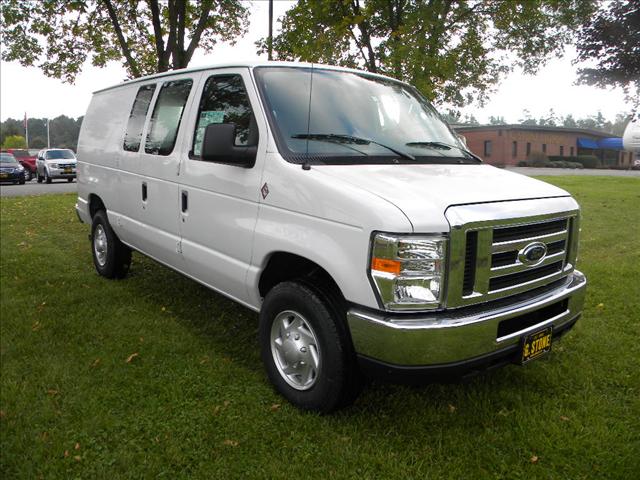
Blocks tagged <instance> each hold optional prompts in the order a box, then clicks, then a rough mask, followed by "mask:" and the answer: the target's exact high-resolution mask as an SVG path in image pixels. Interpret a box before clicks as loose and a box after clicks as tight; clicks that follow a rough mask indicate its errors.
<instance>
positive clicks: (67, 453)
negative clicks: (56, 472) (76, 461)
mask: <svg viewBox="0 0 640 480" xmlns="http://www.w3.org/2000/svg"><path fill="white" fill-rule="evenodd" d="M68 456H69V450H65V451H64V458H67V457H68Z"/></svg>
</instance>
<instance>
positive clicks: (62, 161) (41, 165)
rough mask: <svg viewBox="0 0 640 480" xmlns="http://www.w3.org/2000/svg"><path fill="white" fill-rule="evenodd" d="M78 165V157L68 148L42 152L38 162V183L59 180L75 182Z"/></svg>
mask: <svg viewBox="0 0 640 480" xmlns="http://www.w3.org/2000/svg"><path fill="white" fill-rule="evenodd" d="M76 165H77V161H76V156H75V154H74V153H73V152H72V151H71V150H69V149H68V148H49V149H44V150H40V152H39V153H38V157H37V160H36V169H37V176H38V183H42V182H43V181H44V182H46V183H51V181H52V180H55V179H58V178H64V179H66V180H67V181H68V182H73V179H74V178H76Z"/></svg>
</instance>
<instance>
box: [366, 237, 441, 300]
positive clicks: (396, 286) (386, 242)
mask: <svg viewBox="0 0 640 480" xmlns="http://www.w3.org/2000/svg"><path fill="white" fill-rule="evenodd" d="M446 253H447V238H446V237H444V236H442V235H407V236H401V235H393V234H387V233H378V234H376V235H375V236H374V237H373V245H372V248H371V264H370V274H371V278H372V280H373V283H374V285H375V287H376V290H377V293H378V297H379V298H380V300H381V302H382V304H383V306H384V308H385V309H387V310H423V309H434V308H438V307H439V306H440V304H441V303H442V293H443V285H444V271H445V259H446Z"/></svg>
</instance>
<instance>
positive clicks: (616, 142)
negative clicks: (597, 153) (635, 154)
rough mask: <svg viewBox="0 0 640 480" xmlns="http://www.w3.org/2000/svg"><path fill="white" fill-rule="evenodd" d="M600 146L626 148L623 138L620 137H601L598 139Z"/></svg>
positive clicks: (611, 148) (614, 148)
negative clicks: (623, 144)
mask: <svg viewBox="0 0 640 480" xmlns="http://www.w3.org/2000/svg"><path fill="white" fill-rule="evenodd" d="M598 147H600V148H607V149H609V150H624V148H623V146H622V139H621V138H619V137H612V138H601V139H600V140H598Z"/></svg>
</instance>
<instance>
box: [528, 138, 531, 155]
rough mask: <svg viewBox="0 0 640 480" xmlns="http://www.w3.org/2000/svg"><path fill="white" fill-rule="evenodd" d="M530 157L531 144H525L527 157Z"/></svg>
mask: <svg viewBox="0 0 640 480" xmlns="http://www.w3.org/2000/svg"><path fill="white" fill-rule="evenodd" d="M529 155H531V143H529V142H527V157H528V156H529Z"/></svg>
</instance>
